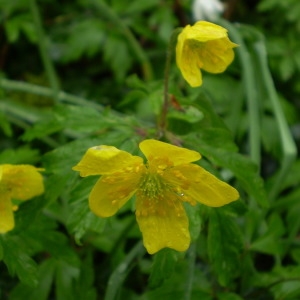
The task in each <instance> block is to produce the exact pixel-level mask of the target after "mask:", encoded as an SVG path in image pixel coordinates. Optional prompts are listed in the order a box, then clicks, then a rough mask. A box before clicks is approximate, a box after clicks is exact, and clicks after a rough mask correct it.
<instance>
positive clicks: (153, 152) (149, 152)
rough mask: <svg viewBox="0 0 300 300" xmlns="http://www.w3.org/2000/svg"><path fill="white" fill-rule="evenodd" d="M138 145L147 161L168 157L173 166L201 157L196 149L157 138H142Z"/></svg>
mask: <svg viewBox="0 0 300 300" xmlns="http://www.w3.org/2000/svg"><path fill="white" fill-rule="evenodd" d="M139 147H140V149H141V151H142V152H143V153H144V155H145V156H146V158H147V159H148V160H149V161H151V160H153V159H158V158H159V159H160V160H162V159H168V160H169V161H171V162H172V163H173V165H174V166H176V165H180V164H186V163H189V162H192V161H196V160H199V159H200V158H201V155H200V154H199V153H198V152H196V151H193V150H189V149H186V148H182V147H177V146H174V145H171V144H168V143H164V142H160V141H157V140H151V139H150V140H144V141H142V142H141V143H140V145H139Z"/></svg>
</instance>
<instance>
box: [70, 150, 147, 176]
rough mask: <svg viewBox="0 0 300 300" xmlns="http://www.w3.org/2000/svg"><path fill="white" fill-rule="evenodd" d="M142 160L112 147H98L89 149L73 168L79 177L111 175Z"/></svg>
mask: <svg viewBox="0 0 300 300" xmlns="http://www.w3.org/2000/svg"><path fill="white" fill-rule="evenodd" d="M142 161H143V160H142V158H140V157H138V156H133V155H131V154H130V153H128V152H126V151H122V150H119V149H117V148H116V147H113V146H106V145H100V146H95V147H92V148H89V149H88V150H87V152H86V153H85V155H84V156H83V158H82V159H81V161H80V162H79V163H78V164H77V165H76V166H75V167H73V170H75V171H79V172H80V176H82V177H85V176H90V175H106V174H112V173H114V172H116V171H118V170H120V169H122V168H124V167H126V166H129V165H132V164H135V163H141V162H142Z"/></svg>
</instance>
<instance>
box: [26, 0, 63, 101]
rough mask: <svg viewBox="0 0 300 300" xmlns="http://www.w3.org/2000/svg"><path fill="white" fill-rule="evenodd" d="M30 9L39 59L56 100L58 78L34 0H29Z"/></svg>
mask: <svg viewBox="0 0 300 300" xmlns="http://www.w3.org/2000/svg"><path fill="white" fill-rule="evenodd" d="M29 3H30V10H31V14H32V18H33V23H34V26H35V30H36V32H37V36H38V46H39V51H40V55H41V59H42V62H43V65H44V68H45V71H46V73H47V77H48V80H49V83H50V86H51V89H52V96H53V99H54V100H55V102H57V101H58V93H59V83H58V78H57V75H56V72H55V69H54V66H53V64H52V61H51V59H50V57H49V55H48V51H47V45H46V37H45V34H44V30H43V27H42V21H41V17H40V13H39V10H38V6H37V4H36V2H35V0H30V2H29Z"/></svg>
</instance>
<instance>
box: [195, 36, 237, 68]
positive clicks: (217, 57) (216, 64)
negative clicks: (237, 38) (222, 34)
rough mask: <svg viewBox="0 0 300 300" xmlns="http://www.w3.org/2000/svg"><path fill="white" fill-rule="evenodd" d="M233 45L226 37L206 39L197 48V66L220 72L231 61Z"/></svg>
mask: <svg viewBox="0 0 300 300" xmlns="http://www.w3.org/2000/svg"><path fill="white" fill-rule="evenodd" d="M234 46H235V44H233V43H232V42H231V41H230V40H229V39H228V38H227V37H226V38H223V39H219V40H214V41H208V42H207V43H205V44H204V45H203V47H200V48H199V50H198V57H199V62H200V63H199V66H201V68H202V69H203V70H205V71H207V72H210V73H222V72H224V71H225V70H226V68H227V67H228V66H229V65H230V64H231V63H232V61H233V59H234V52H233V50H232V48H233V47H234Z"/></svg>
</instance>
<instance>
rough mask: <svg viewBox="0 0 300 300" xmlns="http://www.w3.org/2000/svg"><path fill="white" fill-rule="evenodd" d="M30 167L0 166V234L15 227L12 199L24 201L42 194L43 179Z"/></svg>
mask: <svg viewBox="0 0 300 300" xmlns="http://www.w3.org/2000/svg"><path fill="white" fill-rule="evenodd" d="M40 170H41V169H37V168H35V167H33V166H31V165H9V164H5V165H0V233H6V232H8V231H10V230H12V229H13V228H14V226H15V221H14V215H13V211H14V210H17V208H18V207H17V206H16V205H14V204H13V203H12V199H16V200H21V201H25V200H28V199H30V198H32V197H35V196H37V195H40V194H42V193H43V192H44V185H43V178H42V175H41V174H40V173H39V172H38V171H40Z"/></svg>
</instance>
